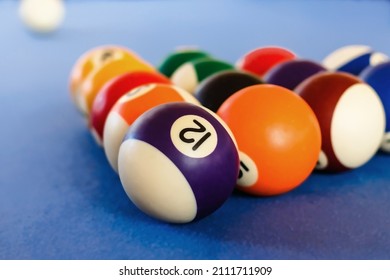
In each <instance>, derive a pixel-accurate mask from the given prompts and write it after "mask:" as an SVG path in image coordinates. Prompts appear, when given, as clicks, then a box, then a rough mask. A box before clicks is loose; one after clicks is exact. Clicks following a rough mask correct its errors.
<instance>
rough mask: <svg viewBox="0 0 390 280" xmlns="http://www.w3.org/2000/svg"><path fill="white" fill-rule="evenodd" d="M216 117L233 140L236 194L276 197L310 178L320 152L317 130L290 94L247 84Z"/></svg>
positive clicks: (312, 116)
mask: <svg viewBox="0 0 390 280" xmlns="http://www.w3.org/2000/svg"><path fill="white" fill-rule="evenodd" d="M217 113H218V115H220V116H221V118H222V119H223V120H224V121H225V122H226V123H227V125H228V126H229V127H230V128H231V130H232V132H233V134H234V136H235V138H236V140H237V145H238V149H239V152H240V174H239V177H238V182H237V184H238V188H239V189H240V190H242V191H244V192H247V193H250V194H253V195H278V194H282V193H285V192H288V191H290V190H292V189H294V188H296V187H298V186H299V185H300V184H301V183H302V182H303V181H304V180H305V179H306V178H307V177H308V176H309V175H310V174H311V172H312V170H313V169H314V167H315V165H316V162H317V159H318V155H319V153H320V147H321V133H320V127H319V124H318V121H317V118H316V116H315V114H314V112H313V111H312V109H311V108H310V107H309V105H308V104H307V103H306V102H305V101H304V100H303V99H302V98H300V97H299V96H298V95H297V94H295V93H294V92H292V91H290V90H288V89H286V88H283V87H280V86H275V85H254V86H250V87H247V88H244V89H242V90H240V91H238V92H236V93H235V94H233V95H232V96H230V97H229V98H228V99H227V100H226V101H225V102H224V103H223V104H222V106H221V107H220V108H219V110H218V112H217Z"/></svg>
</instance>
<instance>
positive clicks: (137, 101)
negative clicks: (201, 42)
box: [103, 84, 199, 171]
mask: <svg viewBox="0 0 390 280" xmlns="http://www.w3.org/2000/svg"><path fill="white" fill-rule="evenodd" d="M174 101H182V102H190V103H194V104H199V102H198V101H197V100H196V99H195V97H193V96H192V94H190V93H188V92H187V91H185V90H183V89H181V88H179V87H176V86H173V85H169V84H147V85H144V86H139V87H136V88H134V89H133V90H132V91H130V92H129V93H127V94H125V95H123V96H122V97H121V98H120V99H119V100H118V101H117V102H116V103H115V105H114V107H112V109H111V111H110V113H109V114H108V116H107V119H106V123H105V125H104V130H103V139H104V140H103V147H104V151H105V154H106V157H107V159H108V162H109V163H110V165H111V167H112V168H113V169H114V170H115V171H118V152H119V147H120V144H121V143H122V140H123V137H124V136H125V134H126V132H127V130H128V129H129V127H130V126H131V125H132V124H133V122H134V121H135V120H136V119H137V118H138V117H139V116H140V115H141V114H142V113H144V112H145V111H147V110H149V109H151V108H153V107H155V106H157V105H160V104H164V103H168V102H174Z"/></svg>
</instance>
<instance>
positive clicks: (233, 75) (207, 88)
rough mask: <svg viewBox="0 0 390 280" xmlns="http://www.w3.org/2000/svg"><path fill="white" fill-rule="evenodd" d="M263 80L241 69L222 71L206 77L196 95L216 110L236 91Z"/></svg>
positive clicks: (208, 106)
mask: <svg viewBox="0 0 390 280" xmlns="http://www.w3.org/2000/svg"><path fill="white" fill-rule="evenodd" d="M262 83H263V82H262V81H261V80H260V78H258V77H257V76H255V75H253V74H251V73H249V72H244V71H240V70H226V71H221V72H218V73H216V74H213V75H211V76H210V77H208V78H206V79H204V80H203V81H202V82H201V83H200V84H199V86H198V87H197V88H196V90H195V93H194V96H195V97H196V99H198V100H199V102H200V103H201V104H202V105H203V106H205V107H207V108H209V109H210V110H212V111H213V112H216V111H217V110H218V108H219V107H220V106H221V104H222V103H223V102H224V101H225V100H226V99H227V98H228V97H229V96H231V95H232V94H233V93H235V92H236V91H238V90H240V89H242V88H245V87H248V86H252V85H256V84H262Z"/></svg>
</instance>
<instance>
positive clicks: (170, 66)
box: [158, 48, 210, 77]
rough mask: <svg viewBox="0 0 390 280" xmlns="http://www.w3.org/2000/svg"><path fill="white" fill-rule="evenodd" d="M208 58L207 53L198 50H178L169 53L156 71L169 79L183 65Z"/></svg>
mask: <svg viewBox="0 0 390 280" xmlns="http://www.w3.org/2000/svg"><path fill="white" fill-rule="evenodd" d="M209 56H210V55H209V54H208V53H206V52H204V51H202V50H198V49H188V48H185V49H180V50H177V51H174V52H172V53H170V54H169V55H168V56H167V57H166V58H164V60H163V61H162V62H161V63H160V65H159V66H158V70H159V72H160V73H162V74H164V75H165V76H167V77H171V76H172V74H173V73H174V72H175V71H176V70H177V68H179V67H180V66H181V65H183V64H184V63H186V62H189V61H191V60H195V59H198V58H204V57H209Z"/></svg>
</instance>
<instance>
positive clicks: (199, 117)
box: [118, 102, 238, 223]
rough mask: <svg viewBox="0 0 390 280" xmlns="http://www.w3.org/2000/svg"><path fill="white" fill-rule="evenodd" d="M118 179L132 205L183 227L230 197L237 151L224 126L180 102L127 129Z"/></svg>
mask: <svg viewBox="0 0 390 280" xmlns="http://www.w3.org/2000/svg"><path fill="white" fill-rule="evenodd" d="M118 168H119V176H120V179H121V182H122V184H123V187H124V189H125V191H126V193H127V195H128V196H129V198H130V199H131V200H132V201H133V202H134V203H135V205H136V206H137V207H138V208H139V209H141V210H142V211H144V212H145V213H147V214H148V215H150V216H152V217H155V218H157V219H160V220H163V221H167V222H173V223H187V222H191V221H193V220H195V219H200V218H203V217H205V216H207V215H210V214H211V213H213V212H214V211H215V210H217V209H218V208H219V207H220V206H221V205H222V204H223V203H224V202H225V201H226V200H227V199H228V197H229V196H230V194H231V193H232V191H233V189H234V187H235V184H236V180H237V175H238V153H237V148H236V145H235V142H234V140H233V136H232V135H231V133H230V132H229V129H228V128H227V127H226V125H225V124H224V123H223V122H222V121H221V120H220V119H219V118H218V116H216V115H215V114H214V113H212V112H211V111H209V110H207V109H204V108H203V107H200V106H197V105H193V104H190V103H184V102H173V103H168V104H163V105H159V106H157V107H154V108H152V109H150V110H148V111H147V112H145V113H144V114H142V115H141V116H140V117H139V118H138V119H137V120H136V121H135V122H134V124H133V125H132V127H131V128H130V129H129V131H128V133H127V134H126V136H125V139H124V141H123V143H122V144H121V146H120V150H119V159H118Z"/></svg>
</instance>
